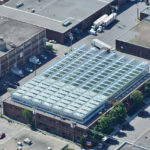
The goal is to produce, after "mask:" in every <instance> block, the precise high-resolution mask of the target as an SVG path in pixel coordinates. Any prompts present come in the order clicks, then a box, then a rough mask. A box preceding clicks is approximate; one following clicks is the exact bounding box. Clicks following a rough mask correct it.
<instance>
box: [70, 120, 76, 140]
mask: <svg viewBox="0 0 150 150" xmlns="http://www.w3.org/2000/svg"><path fill="white" fill-rule="evenodd" d="M70 126H71V128H72V129H73V142H74V141H75V127H76V123H75V122H72V123H71V125H70Z"/></svg>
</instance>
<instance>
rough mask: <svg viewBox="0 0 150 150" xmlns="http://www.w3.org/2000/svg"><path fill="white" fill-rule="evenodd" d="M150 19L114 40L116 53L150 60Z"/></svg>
mask: <svg viewBox="0 0 150 150" xmlns="http://www.w3.org/2000/svg"><path fill="white" fill-rule="evenodd" d="M149 18H150V17H147V18H145V19H144V20H143V21H142V22H140V23H139V24H138V25H136V26H135V27H133V28H132V29H130V30H129V31H127V32H126V33H125V34H123V35H121V36H120V37H119V38H118V39H117V40H116V49H117V50H118V51H121V52H124V53H129V54H132V55H136V56H139V57H143V58H147V59H149V58H150V42H149V39H150V30H149V27H150V19H149Z"/></svg>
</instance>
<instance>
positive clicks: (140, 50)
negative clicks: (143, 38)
mask: <svg viewBox="0 0 150 150" xmlns="http://www.w3.org/2000/svg"><path fill="white" fill-rule="evenodd" d="M116 49H117V50H118V51H121V52H124V53H128V54H131V55H136V56H139V57H143V58H147V59H150V48H145V47H142V46H138V45H134V44H130V43H127V42H123V41H119V40H116Z"/></svg>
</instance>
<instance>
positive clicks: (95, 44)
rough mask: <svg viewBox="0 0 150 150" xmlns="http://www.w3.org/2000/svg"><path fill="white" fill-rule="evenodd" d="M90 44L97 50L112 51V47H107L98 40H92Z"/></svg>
mask: <svg viewBox="0 0 150 150" xmlns="http://www.w3.org/2000/svg"><path fill="white" fill-rule="evenodd" d="M91 44H92V45H93V46H95V47H96V48H98V49H102V48H105V49H112V47H111V46H110V45H108V44H106V43H104V42H102V41H100V40H98V39H93V40H92V43H91Z"/></svg>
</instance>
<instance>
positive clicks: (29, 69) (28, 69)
mask: <svg viewBox="0 0 150 150" xmlns="http://www.w3.org/2000/svg"><path fill="white" fill-rule="evenodd" d="M24 70H25V71H26V72H29V73H32V72H33V69H32V68H30V67H26V68H24Z"/></svg>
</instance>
